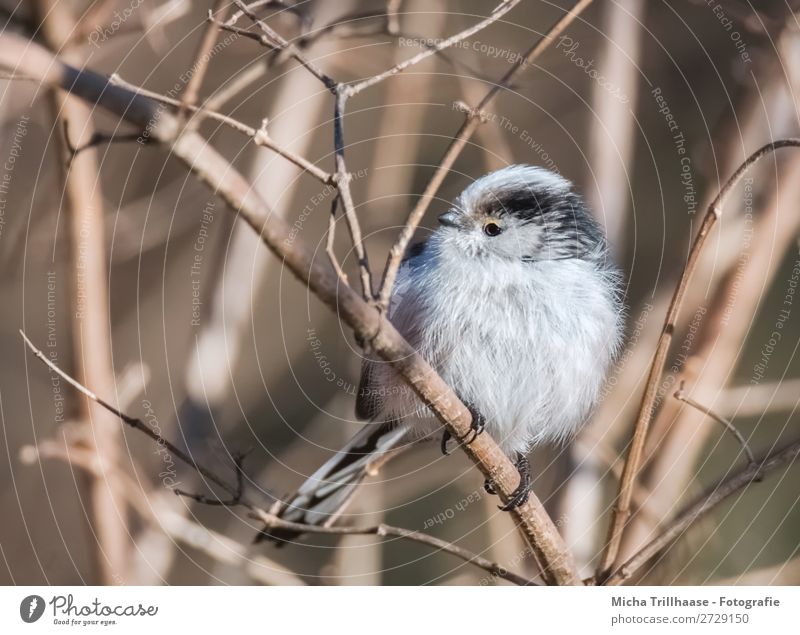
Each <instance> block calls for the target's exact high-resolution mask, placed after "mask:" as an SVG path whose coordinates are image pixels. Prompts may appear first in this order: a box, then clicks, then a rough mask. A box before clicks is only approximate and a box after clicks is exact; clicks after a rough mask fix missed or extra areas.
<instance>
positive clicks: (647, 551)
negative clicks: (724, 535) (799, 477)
mask: <svg viewBox="0 0 800 635" xmlns="http://www.w3.org/2000/svg"><path fill="white" fill-rule="evenodd" d="M798 455H800V439H795V440H794V441H792V442H791V443H789V444H787V445H784V446H783V447H782V448H780V449H778V450H774V451H772V452H769V453H767V454H766V455H763V456H761V457H759V458H757V459H756V460H755V461H754V462H753V463H750V464H749V465H747V466H746V467H744V468H743V469H742V470H740V471H739V472H736V473H735V474H733V475H731V476H729V477H728V478H726V479H723V480H721V481H719V482H717V483H715V484H714V485H712V486H711V487H710V488H708V490H706V492H705V493H704V494H702V495H701V496H700V497H699V498H698V499H697V500H696V501H695V502H694V503H692V504H690V505H689V506H687V507H686V508H685V509H684V510H683V511H681V512H680V513H679V514H678V515H677V516H676V517H675V519H674V520H672V521H671V522H670V523H669V524H668V525H667V526H666V527H664V528H663V530H662V532H661V534H659V535H658V536H657V537H656V538H655V539H653V540H652V541H651V542H649V543H648V544H647V545H645V547H643V548H642V549H641V550H640V551H639V552H638V553H636V554H635V555H634V556H633V557H632V558H630V559H629V560H628V561H627V562H626V563H625V564H623V565H622V566H620V567H619V568H618V569H617V570H616V571H614V572H613V573H612V574H611V575H610V576H609V577H608V578H607V579H606V581H605V584H609V585H616V584H622V583H623V582H625V581H626V580H628V579H630V578H631V577H632V576H633V575H634V574H635V573H636V572H637V571H638V570H639V569H641V568H642V567H643V566H644V565H645V564H646V563H647V562H649V561H650V559H651V558H653V557H654V556H655V555H657V554H658V553H659V552H660V551H662V550H663V549H665V548H666V547H667V546H669V545H670V544H672V543H673V542H674V541H675V540H676V539H678V538H680V536H681V535H682V534H683V533H684V532H685V531H686V530H687V529H689V527H691V526H692V525H693V524H694V523H696V522H697V521H698V520H700V519H701V518H702V517H703V516H705V515H707V514H708V513H709V512H711V511H712V510H713V509H714V508H715V507H716V506H717V505H719V504H720V503H722V502H723V501H724V500H725V499H727V498H729V497H730V496H732V495H733V494H735V493H736V492H738V491H740V490H742V489H744V488H745V487H747V486H748V485H750V484H751V483H754V482H758V481H760V480H762V479H763V477H764V476H765V475H766V474H767V473H769V472H771V471H773V470H776V469H778V468H779V467H782V466H784V465H788V464H791V463H793V462H794V461H795V460H796V459H797V457H798Z"/></svg>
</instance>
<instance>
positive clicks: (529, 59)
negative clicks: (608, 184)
mask: <svg viewBox="0 0 800 635" xmlns="http://www.w3.org/2000/svg"><path fill="white" fill-rule="evenodd" d="M591 3H592V0H579V1H578V2H577V3H575V5H574V6H573V7H572V9H570V10H569V11H568V12H567V13H566V14H564V15H563V16H562V17H561V18H560V19H559V20H558V21H557V22H556V23H555V24H554V25H553V26H552V27H550V30H548V32H547V33H546V34H545V35H544V36H543V37H542V38H541V39H540V40H539V41H538V42H536V44H534V45H533V46H532V47H531V48H529V49H528V51H527V52H526V53H525V55H524V56H522V57H521V58H519V59H518V60H517V61H516V62H515V63H514V65H513V66H512V67H511V69H509V71H508V72H507V73H506V74H505V75H504V76H503V77H502V79H500V81H498V82H497V83H496V84H494V85H493V86H492V87H491V88H490V89H489V91H488V92H487V93H486V95H484V97H483V99H481V100H480V102H479V103H478V105H477V106H476V107H475V108H472V109H470V110H469V112H468V114H467V118H466V120H465V121H464V123H463V124H462V125H461V128H459V130H458V132H457V133H456V135H455V137H453V140H452V141H451V142H450V145H449V147H448V148H447V150H446V151H445V153H444V156H443V157H442V160H441V161H440V163H439V167H437V168H436V171H435V172H434V173H433V176H432V177H431V179H430V181H428V184H427V185H426V186H425V191H424V192H423V193H422V196H420V198H419V200H418V201H417V204H416V205H415V206H414V208H413V209H412V210H411V212H409V214H408V217H407V218H406V223H405V226H404V227H403V229H402V230H401V232H400V235H399V236H398V237H397V240H396V241H395V243H394V245H392V248H391V250H390V252H389V258H388V259H387V261H386V267H385V268H384V271H383V279H382V280H381V286H380V291H379V292H378V305H379V306H380V307H382V308H383V309H386V308H387V307H388V306H389V298H390V297H391V295H392V288H393V287H394V282H395V279H396V278H397V271H398V270H399V269H400V263H401V262H402V260H403V256H404V255H405V253H406V249H407V248H408V244H409V243H410V242H411V239H412V238H413V237H414V232H415V231H416V229H417V226H418V225H419V223H420V221H421V220H422V217H423V216H425V212H426V211H427V210H428V207H429V206H430V204H431V202H432V201H433V198H434V197H435V196H436V193H437V192H438V191H439V188H440V187H441V185H442V183H443V182H444V179H445V177H446V176H447V174H448V172H449V171H450V168H452V167H453V164H454V163H455V162H456V159H457V158H458V157H459V155H460V154H461V151H462V150H463V149H464V147H465V146H466V145H467V142H468V141H469V140H470V138H471V137H472V135H473V134H474V133H475V131H476V130H477V129H478V126H480V124H481V122H482V121H483V117H482V116H481V113H482V112H483V109H484V108H486V106H488V105H489V104H490V103H491V101H492V100H493V99H494V98H495V96H496V95H497V93H499V92H500V91H501V90H503V89H504V88H507V87H508V85H509V84H510V83H511V80H512V79H514V77H516V75H517V73H519V72H520V71H521V70H523V69H524V68H527V67H528V66H530V65H531V64H533V62H534V61H536V59H537V58H538V57H539V56H540V55H541V54H542V53H543V52H544V50H545V49H546V48H547V47H548V46H549V45H550V42H552V41H553V40H554V39H555V38H556V37H558V36H559V34H561V32H562V31H564V29H566V28H567V27H568V26H569V25H570V24H572V22H573V20H575V18H577V17H578V16H579V15H580V14H581V13H582V12H583V10H584V9H586V7H588V6H589V5H590V4H591Z"/></svg>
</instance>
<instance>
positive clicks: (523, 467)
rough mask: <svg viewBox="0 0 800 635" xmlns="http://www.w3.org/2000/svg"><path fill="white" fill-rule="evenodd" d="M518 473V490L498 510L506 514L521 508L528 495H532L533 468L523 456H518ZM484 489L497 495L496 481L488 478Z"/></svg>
mask: <svg viewBox="0 0 800 635" xmlns="http://www.w3.org/2000/svg"><path fill="white" fill-rule="evenodd" d="M516 466H517V471H518V472H519V485H518V486H517V489H515V490H514V491H513V492H511V497H510V498H509V499H508V502H507V503H506V504H505V505H498V508H499V509H501V510H503V511H504V512H508V511H511V510H512V509H515V508H517V507H520V506H521V505H523V504H524V503H525V501H526V500H528V495H529V494H530V493H531V467H530V463H528V458H527V457H526V456H525V455H523V454H517V462H516ZM483 489H485V490H486V491H487V492H488V493H489V494H497V488H496V486H495V484H494V481H493V480H492V479H490V478H487V479H486V480H485V481H484V482H483Z"/></svg>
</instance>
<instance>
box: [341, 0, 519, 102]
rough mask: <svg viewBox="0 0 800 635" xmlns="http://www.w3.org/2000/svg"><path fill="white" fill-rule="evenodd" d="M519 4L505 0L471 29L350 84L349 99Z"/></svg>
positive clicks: (453, 44) (470, 33)
mask: <svg viewBox="0 0 800 635" xmlns="http://www.w3.org/2000/svg"><path fill="white" fill-rule="evenodd" d="M519 2H520V0H503V1H502V2H501V3H500V4H498V5H497V6H496V7H495V8H494V9H492V12H491V13H490V14H489V15H488V16H487V17H486V18H484V19H483V20H481V21H480V22H477V23H475V24H473V25H472V26H470V27H469V28H466V29H464V30H463V31H461V32H459V33H456V34H455V35H451V36H450V37H448V38H445V39H444V40H442V41H441V42H437V43H436V45H435V46H433V47H431V48H426V49H425V50H424V51H420V52H419V53H417V54H416V55H414V56H412V57H410V58H408V59H407V60H403V61H402V62H399V63H398V64H395V65H394V66H392V67H391V68H389V69H387V70H385V71H383V72H382V73H378V74H377V75H373V76H372V77H368V78H367V79H364V80H361V81H359V82H355V83H353V84H348V85H347V87H346V88H345V92H346V94H347V97H353V96H354V95H358V93H360V92H361V91H363V90H365V89H367V88H370V87H371V86H374V85H375V84H378V83H380V82H382V81H383V80H385V79H387V78H389V77H392V76H393V75H397V74H398V73H402V72H403V71H404V70H406V69H407V68H409V67H410V66H414V65H415V64H419V63H420V62H421V61H422V60H424V59H427V58H428V57H430V56H431V55H435V54H436V53H438V52H439V51H443V50H444V49H447V48H450V47H451V46H455V45H456V44H458V43H459V42H462V41H463V40H466V39H467V38H468V37H470V36H471V35H475V33H477V32H478V31H482V30H483V29H485V28H486V27H488V26H489V25H490V24H493V23H495V22H497V21H498V20H499V19H500V18H502V17H503V16H504V15H505V14H506V13H508V12H509V11H511V9H513V8H514V7H515V6H517V5H518V4H519Z"/></svg>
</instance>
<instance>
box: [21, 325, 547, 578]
mask: <svg viewBox="0 0 800 635" xmlns="http://www.w3.org/2000/svg"><path fill="white" fill-rule="evenodd" d="M19 333H20V335H21V336H22V339H23V340H24V341H25V344H26V345H27V346H28V348H29V349H30V350H31V352H32V353H33V354H34V355H35V356H36V357H37V358H38V359H39V360H41V361H42V362H44V364H45V365H46V366H47V367H48V368H49V369H50V370H51V371H53V372H54V373H56V374H57V375H58V376H59V377H61V378H62V379H63V380H64V381H66V382H67V383H68V384H69V385H70V386H72V387H73V388H75V389H76V390H77V391H78V392H80V393H81V394H83V395H85V396H86V397H88V398H89V399H91V400H92V401H94V402H95V403H97V404H98V405H99V406H101V407H103V408H105V409H106V410H108V411H109V412H110V413H112V414H113V415H115V416H117V417H118V418H119V419H121V420H122V421H123V422H124V423H126V424H128V425H129V426H131V427H132V428H134V429H135V430H138V431H139V432H143V433H144V434H146V435H147V436H148V437H150V438H151V439H152V440H153V441H155V442H156V443H158V445H160V446H162V447H165V448H166V449H167V450H168V451H169V452H171V453H172V454H173V455H174V456H175V457H177V458H179V459H180V460H181V461H183V462H184V463H185V464H186V465H188V466H189V467H191V468H192V469H194V470H196V471H197V472H198V473H199V474H201V475H202V476H204V477H205V478H207V479H208V480H209V481H211V482H212V483H214V484H216V485H218V486H219V487H221V488H222V489H224V490H225V491H226V492H228V493H229V494H230V495H231V497H232V498H231V499H230V501H223V500H221V499H212V498H210V497H207V496H203V495H199V494H190V493H188V492H184V491H183V490H177V489H176V490H173V491H174V492H175V493H176V494H177V495H180V496H185V497H188V498H192V499H193V500H196V501H197V502H200V503H203V504H206V505H224V506H233V505H241V506H243V507H246V508H247V509H248V510H250V511H251V512H252V514H253V517H254V518H257V519H258V520H260V521H262V522H263V523H264V524H265V525H267V526H268V527H271V528H281V529H290V530H293V531H299V532H301V533H308V534H336V535H345V534H374V535H376V536H397V537H399V538H405V539H408V540H413V541H415V542H419V543H422V544H426V545H429V546H431V547H434V548H436V549H440V550H441V551H445V552H446V553H449V554H452V555H454V556H456V557H458V558H461V559H462V560H464V561H465V562H469V563H471V564H474V565H475V566H477V567H480V568H481V569H484V570H485V571H488V572H489V573H491V574H492V575H496V576H498V577H500V578H503V579H504V580H508V581H509V582H513V583H514V584H520V585H526V586H534V585H535V584H536V583H535V582H534V581H533V580H528V579H527V578H524V577H522V576H520V575H518V574H516V573H512V572H510V571H507V570H506V569H504V568H503V567H501V566H500V565H499V564H497V563H496V562H491V561H489V560H487V559H486V558H483V557H482V556H479V555H477V554H474V553H472V552H470V551H468V550H466V549H463V548H462V547H459V546H457V545H454V544H452V543H449V542H447V541H445V540H441V539H439V538H436V537H434V536H429V535H427V534H424V533H422V532H419V531H414V530H411V529H402V528H400V527H391V526H388V525H383V524H381V525H376V526H373V527H320V526H317V525H305V524H302V523H293V522H289V521H286V520H283V519H282V518H278V517H277V516H275V515H274V514H271V513H269V512H268V511H266V510H264V509H261V508H260V507H259V506H258V505H256V504H254V503H252V502H250V501H249V500H248V499H247V497H246V496H245V494H244V472H243V470H242V460H243V458H244V456H245V455H243V454H240V455H237V456H236V457H235V458H234V462H235V464H236V485H231V484H230V483H228V482H227V481H226V480H225V479H223V478H222V477H221V476H219V475H217V474H216V473H215V472H213V471H212V470H210V469H209V468H207V467H205V466H203V465H202V464H200V463H198V462H197V461H195V460H194V459H193V458H192V457H191V456H190V455H188V454H186V453H185V452H183V451H182V450H180V449H179V448H177V447H176V446H175V445H174V444H173V443H171V442H170V441H168V440H167V439H165V438H164V437H163V436H161V435H160V434H158V433H157V432H155V431H154V430H152V429H151V428H149V427H148V426H147V425H146V424H145V423H144V422H143V421H141V420H140V419H137V418H135V417H131V416H129V415H127V414H125V413H124V412H122V411H120V410H118V409H117V408H115V407H114V406H112V405H111V404H110V403H108V402H107V401H105V400H103V399H102V398H100V397H99V396H98V395H96V394H95V393H94V392H92V391H91V390H89V389H88V388H87V387H86V386H84V385H83V384H81V383H80V382H78V381H77V380H76V379H74V378H73V377H71V376H70V375H68V374H67V373H65V372H64V371H63V370H61V369H60V368H59V367H58V366H57V365H56V364H54V363H53V362H52V361H51V360H50V359H48V358H47V356H46V355H45V354H44V353H42V351H41V350H40V349H38V348H36V346H35V345H34V344H33V342H31V341H30V339H29V338H28V336H27V335H25V333H24V332H23V331H22V330H20V332H19Z"/></svg>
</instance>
